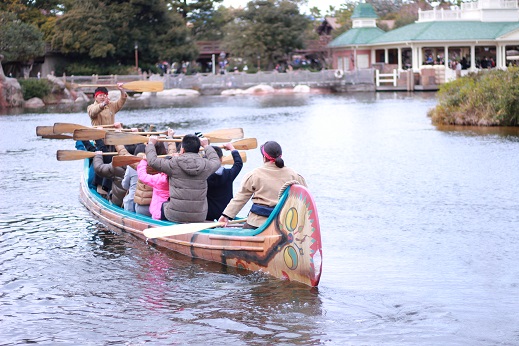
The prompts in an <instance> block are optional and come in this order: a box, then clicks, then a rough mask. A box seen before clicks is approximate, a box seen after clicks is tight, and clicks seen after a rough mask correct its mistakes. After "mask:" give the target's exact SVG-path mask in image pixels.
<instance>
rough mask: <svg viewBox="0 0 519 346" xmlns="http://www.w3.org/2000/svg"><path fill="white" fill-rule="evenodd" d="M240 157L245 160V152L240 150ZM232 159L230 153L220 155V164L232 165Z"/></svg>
mask: <svg viewBox="0 0 519 346" xmlns="http://www.w3.org/2000/svg"><path fill="white" fill-rule="evenodd" d="M240 157H241V160H242V161H243V162H247V153H245V152H242V151H240ZM233 164H234V159H233V157H232V155H225V156H224V157H222V165H233Z"/></svg>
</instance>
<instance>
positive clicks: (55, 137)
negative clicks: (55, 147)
mask: <svg viewBox="0 0 519 346" xmlns="http://www.w3.org/2000/svg"><path fill="white" fill-rule="evenodd" d="M41 138H47V139H72V136H71V135H65V134H61V133H60V134H58V135H45V136H41Z"/></svg>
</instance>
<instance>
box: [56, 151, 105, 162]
mask: <svg viewBox="0 0 519 346" xmlns="http://www.w3.org/2000/svg"><path fill="white" fill-rule="evenodd" d="M94 156H95V154H94V153H93V152H91V151H85V150H58V151H57V152H56V158H57V159H58V161H73V160H82V159H88V158H91V157H94Z"/></svg>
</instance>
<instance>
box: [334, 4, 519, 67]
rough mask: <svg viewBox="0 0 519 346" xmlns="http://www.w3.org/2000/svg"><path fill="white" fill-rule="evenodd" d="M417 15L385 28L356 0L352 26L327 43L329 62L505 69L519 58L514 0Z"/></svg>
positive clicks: (369, 8)
mask: <svg viewBox="0 0 519 346" xmlns="http://www.w3.org/2000/svg"><path fill="white" fill-rule="evenodd" d="M418 15H419V18H418V20H417V21H416V22H415V23H413V24H410V25H407V26H404V27H401V28H398V29H395V30H392V31H388V32H384V31H382V30H381V29H379V28H378V27H377V24H376V20H377V15H376V13H375V11H374V9H373V7H372V6H371V5H370V4H366V3H360V4H359V5H358V6H357V7H356V8H355V10H354V12H353V15H352V17H351V19H352V22H353V26H352V29H351V30H349V31H347V32H345V33H344V34H342V35H340V36H339V37H337V38H336V39H334V40H333V41H331V42H330V43H329V44H328V48H329V49H330V50H331V52H332V59H333V67H334V68H336V69H340V70H344V71H353V70H358V69H363V68H371V67H374V66H381V65H382V66H384V68H385V69H386V71H387V70H388V69H397V70H398V71H402V70H406V69H412V70H413V71H415V72H421V71H422V70H423V69H424V68H431V67H436V68H438V67H445V69H444V71H445V72H447V70H449V69H450V70H451V71H453V70H455V69H456V67H455V66H456V65H457V64H459V65H460V66H461V67H462V69H463V70H465V71H475V70H477V69H482V68H493V67H496V68H506V66H508V65H509V64H510V63H515V62H516V61H517V59H519V52H518V51H519V6H518V0H479V1H476V2H470V3H463V4H461V7H452V9H451V10H443V9H441V10H438V9H436V8H434V9H433V10H431V11H420V12H419V13H418ZM458 69H459V68H458ZM449 73H450V72H448V73H447V74H449ZM454 73H455V72H454Z"/></svg>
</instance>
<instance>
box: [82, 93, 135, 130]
mask: <svg viewBox="0 0 519 346" xmlns="http://www.w3.org/2000/svg"><path fill="white" fill-rule="evenodd" d="M117 88H118V89H119V90H121V97H120V98H119V100H117V102H110V99H109V98H108V90H107V89H106V88H105V87H99V88H97V89H96V90H95V91H94V103H93V104H91V105H90V106H88V108H87V112H88V115H89V116H90V121H91V123H92V126H99V125H112V124H114V123H115V113H117V112H119V110H121V108H123V106H124V103H125V102H126V98H127V97H128V94H126V92H125V91H124V89H123V83H117Z"/></svg>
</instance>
